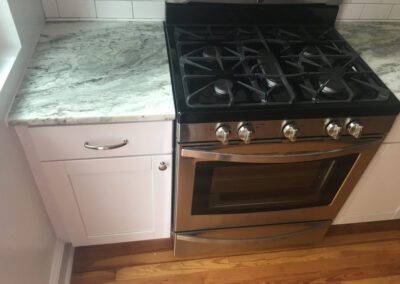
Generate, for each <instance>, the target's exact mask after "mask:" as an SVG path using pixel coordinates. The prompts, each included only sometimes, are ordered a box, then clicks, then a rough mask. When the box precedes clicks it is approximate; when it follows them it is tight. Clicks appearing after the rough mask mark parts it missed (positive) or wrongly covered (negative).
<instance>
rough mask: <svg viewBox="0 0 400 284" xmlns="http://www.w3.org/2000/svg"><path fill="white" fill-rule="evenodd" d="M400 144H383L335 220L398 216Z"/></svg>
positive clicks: (399, 206)
mask: <svg viewBox="0 0 400 284" xmlns="http://www.w3.org/2000/svg"><path fill="white" fill-rule="evenodd" d="M399 161H400V144H383V145H382V146H381V147H380V149H379V150H378V152H377V154H376V155H375V157H374V159H373V160H372V162H371V164H370V165H369V166H368V168H367V170H366V171H365V172H364V174H363V176H362V178H361V179H360V181H359V182H358V184H357V186H356V188H355V189H354V191H353V192H352V194H351V195H350V197H349V199H348V200H347V201H346V203H345V205H344V207H343V208H342V210H341V211H340V213H339V215H338V217H337V218H336V220H335V224H344V223H357V222H370V221H380V220H388V219H393V218H400V174H399V173H400V171H399V166H400V165H399Z"/></svg>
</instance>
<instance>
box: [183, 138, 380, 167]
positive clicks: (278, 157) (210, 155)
mask: <svg viewBox="0 0 400 284" xmlns="http://www.w3.org/2000/svg"><path fill="white" fill-rule="evenodd" d="M381 141H382V140H381V139H373V140H367V141H365V142H360V143H358V144H356V145H351V146H348V147H342V148H336V149H332V150H328V151H316V152H295V153H290V154H287V153H278V154H234V153H222V152H218V151H208V150H203V149H189V148H184V149H182V150H181V156H182V157H186V158H193V159H198V160H205V161H221V162H237V163H260V164H261V163H295V162H304V161H313V160H316V159H325V158H333V157H337V156H342V155H346V154H351V153H357V152H360V151H362V150H365V149H368V148H372V147H376V146H378V145H379V144H380V143H381Z"/></svg>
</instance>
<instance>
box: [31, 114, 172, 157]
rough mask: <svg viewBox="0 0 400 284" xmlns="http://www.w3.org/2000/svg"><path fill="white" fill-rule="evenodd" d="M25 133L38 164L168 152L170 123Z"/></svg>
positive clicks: (44, 129) (56, 128)
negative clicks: (36, 155) (30, 142)
mask: <svg viewBox="0 0 400 284" xmlns="http://www.w3.org/2000/svg"><path fill="white" fill-rule="evenodd" d="M29 133H30V136H31V138H32V142H33V145H34V147H35V150H36V152H37V154H38V158H39V160H40V161H55V160H70V159H84V158H102V157H118V156H131V155H154V154H169V153H172V121H162V122H140V123H126V124H104V125H79V126H51V127H32V128H29ZM101 147H103V149H102V150H96V148H101Z"/></svg>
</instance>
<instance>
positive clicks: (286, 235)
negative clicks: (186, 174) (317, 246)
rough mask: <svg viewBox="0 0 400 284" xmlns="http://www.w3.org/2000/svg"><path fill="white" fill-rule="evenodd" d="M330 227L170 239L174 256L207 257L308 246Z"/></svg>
mask: <svg viewBox="0 0 400 284" xmlns="http://www.w3.org/2000/svg"><path fill="white" fill-rule="evenodd" d="M330 224H331V222H330V221H318V222H302V223H294V224H285V225H268V226H255V227H248V228H235V229H217V230H206V231H194V232H185V233H178V234H175V235H174V243H175V254H176V255H179V256H193V255H196V256H199V255H202V256H205V255H207V256H211V255H219V254H221V253H223V254H227V253H228V254H233V253H238V252H249V251H256V250H262V249H268V248H274V247H281V246H290V245H300V244H310V243H314V242H318V241H320V240H322V238H323V237H324V235H325V233H326V231H327V230H328V229H329V226H330Z"/></svg>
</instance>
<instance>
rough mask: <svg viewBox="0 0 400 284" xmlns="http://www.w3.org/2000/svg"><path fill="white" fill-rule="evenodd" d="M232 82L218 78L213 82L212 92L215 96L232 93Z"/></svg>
mask: <svg viewBox="0 0 400 284" xmlns="http://www.w3.org/2000/svg"><path fill="white" fill-rule="evenodd" d="M232 88H233V82H232V81H231V80H228V79H219V80H217V81H216V82H215V83H214V94H215V95H216V96H217V97H224V96H228V95H229V93H232Z"/></svg>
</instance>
